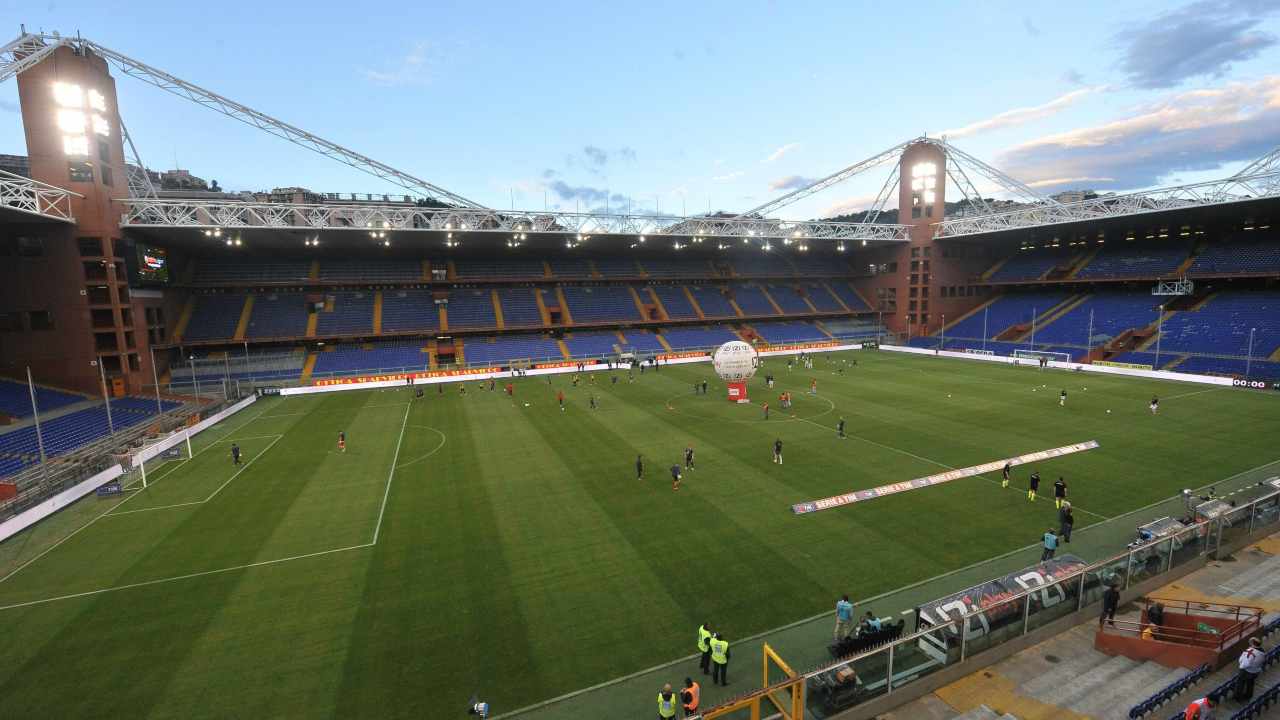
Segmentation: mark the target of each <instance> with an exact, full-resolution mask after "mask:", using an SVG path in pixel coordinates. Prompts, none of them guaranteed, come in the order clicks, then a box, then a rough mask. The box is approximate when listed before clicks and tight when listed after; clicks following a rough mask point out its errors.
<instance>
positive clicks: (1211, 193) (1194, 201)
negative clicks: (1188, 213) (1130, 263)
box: [934, 168, 1280, 237]
mask: <svg viewBox="0 0 1280 720" xmlns="http://www.w3.org/2000/svg"><path fill="white" fill-rule="evenodd" d="M1262 198H1280V168H1276V169H1273V170H1271V171H1270V172H1263V173H1259V174H1255V175H1247V176H1240V175H1236V176H1233V177H1229V178H1225V179H1223V180H1212V181H1210V182H1202V183H1195V184H1192V185H1178V186H1175V187H1167V188H1159V189H1156V190H1146V191H1142V192H1132V193H1125V194H1123V195H1105V196H1102V197H1097V198H1094V199H1091V200H1083V201H1081V202H1074V203H1058V204H1053V205H1033V206H1030V207H1025V208H1019V209H1017V210H1011V211H1007V212H1000V213H992V214H989V215H972V216H968V217H959V218H955V219H952V220H944V221H942V222H940V223H938V224H937V226H936V229H935V231H934V237H957V236H961V235H981V234H984V233H992V232H1001V231H1004V230H1017V229H1025V228H1034V227H1043V226H1048V225H1062V224H1065V223H1076V222H1087V221H1090V220H1105V219H1108V218H1117V217H1127V216H1133V215H1143V214H1147V213H1158V212H1165V211H1169V210H1183V209H1187V208H1196V207H1208V206H1211V205H1222V204H1226V203H1234V202H1244V201H1248V200H1258V199H1262Z"/></svg>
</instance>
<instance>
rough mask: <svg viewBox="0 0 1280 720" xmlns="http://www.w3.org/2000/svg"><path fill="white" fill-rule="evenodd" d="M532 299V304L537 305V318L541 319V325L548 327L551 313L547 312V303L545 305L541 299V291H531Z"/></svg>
mask: <svg viewBox="0 0 1280 720" xmlns="http://www.w3.org/2000/svg"><path fill="white" fill-rule="evenodd" d="M533 299H534V302H536V303H537V304H538V317H540V318H542V324H543V325H544V326H547V325H550V324H551V311H550V310H547V303H546V301H545V300H544V299H543V297H542V290H541V289H538V288H534V290H533Z"/></svg>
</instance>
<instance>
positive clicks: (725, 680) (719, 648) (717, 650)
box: [711, 633, 729, 685]
mask: <svg viewBox="0 0 1280 720" xmlns="http://www.w3.org/2000/svg"><path fill="white" fill-rule="evenodd" d="M711 684H712V685H717V684H719V685H728V684H729V641H728V640H725V639H724V636H723V635H721V634H720V633H716V634H715V636H713V637H712V638H711Z"/></svg>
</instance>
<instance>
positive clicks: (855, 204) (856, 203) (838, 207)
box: [818, 193, 898, 218]
mask: <svg viewBox="0 0 1280 720" xmlns="http://www.w3.org/2000/svg"><path fill="white" fill-rule="evenodd" d="M875 201H876V196H875V195H874V194H872V195H857V196H854V197H847V198H844V199H841V200H837V201H835V202H833V203H831V204H830V205H828V206H826V207H825V208H823V209H822V211H821V212H819V213H818V217H820V218H829V217H836V216H837V215H849V214H852V213H858V212H862V211H863V210H870V209H871V205H872V203H874V202H875ZM896 207H898V202H897V193H893V195H892V196H891V197H890V198H889V202H888V203H886V204H885V209H886V210H891V209H893V208H896Z"/></svg>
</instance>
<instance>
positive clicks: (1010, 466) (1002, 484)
mask: <svg viewBox="0 0 1280 720" xmlns="http://www.w3.org/2000/svg"><path fill="white" fill-rule="evenodd" d="M1012 469H1013V463H1011V462H1005V464H1004V467H1003V468H1002V469H1001V470H1000V475H1001V477H1003V478H1004V479H1003V480H1001V481H1000V487H1002V488H1007V487H1009V471H1010V470H1012Z"/></svg>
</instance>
